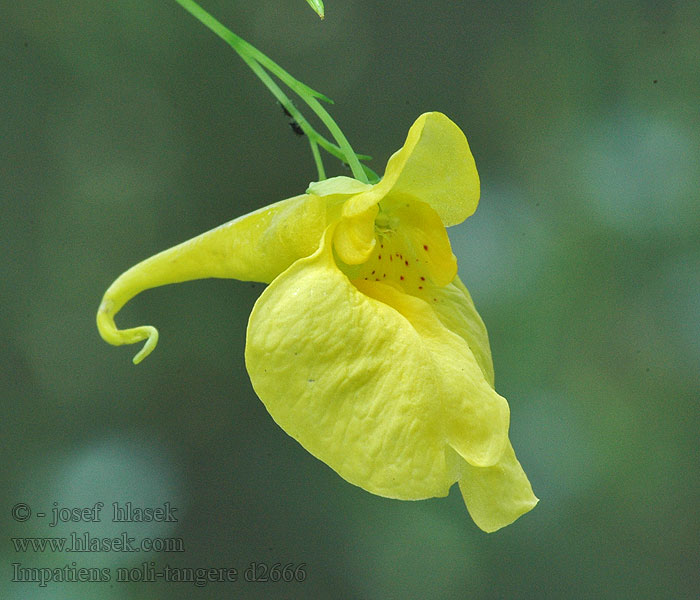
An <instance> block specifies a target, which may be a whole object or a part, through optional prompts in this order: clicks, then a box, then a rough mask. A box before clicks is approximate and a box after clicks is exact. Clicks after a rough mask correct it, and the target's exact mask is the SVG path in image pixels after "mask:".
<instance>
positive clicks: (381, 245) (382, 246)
mask: <svg viewBox="0 0 700 600" xmlns="http://www.w3.org/2000/svg"><path fill="white" fill-rule="evenodd" d="M379 247H380V248H384V244H379ZM424 247H425V246H424Z"/></svg>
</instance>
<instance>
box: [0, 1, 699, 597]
mask: <svg viewBox="0 0 700 600" xmlns="http://www.w3.org/2000/svg"><path fill="white" fill-rule="evenodd" d="M203 5H204V6H205V7H206V8H207V9H208V10H210V11H211V12H212V13H213V14H214V15H216V16H217V17H218V18H219V19H221V20H222V21H223V22H225V23H226V24H228V25H229V26H231V28H232V29H233V30H234V31H236V32H237V33H238V34H239V35H241V36H242V37H244V38H245V39H247V40H249V41H250V42H252V43H253V44H255V45H256V46H258V47H259V48H260V49H261V50H262V51H264V52H266V53H268V54H269V55H270V56H271V57H272V58H273V59H275V60H276V61H278V62H279V63H280V64H281V65H282V66H284V67H285V68H287V69H288V70H289V71H290V72H291V73H292V74H294V75H295V76H297V77H298V78H299V79H300V80H302V81H304V82H305V83H307V84H309V85H311V86H312V87H315V88H316V89H318V90H320V91H322V92H324V93H325V94H327V95H329V96H330V97H331V98H333V99H335V100H336V105H335V106H333V107H332V108H331V109H330V110H331V113H332V114H333V116H334V117H335V118H336V120H337V121H338V123H339V124H340V125H341V127H342V128H343V130H344V131H345V133H346V134H347V135H348V137H349V139H350V140H351V142H352V143H353V145H354V146H355V148H356V149H357V150H358V151H360V152H366V153H369V154H372V155H373V156H374V157H375V159H374V161H373V162H372V163H371V166H373V167H374V168H375V170H377V171H378V172H380V173H381V172H383V168H384V165H385V162H386V159H387V158H388V156H389V155H390V154H391V153H392V152H394V151H395V150H396V149H398V148H399V147H400V146H401V144H402V143H403V140H404V137H405V135H406V132H407V130H408V127H409V126H410V124H411V123H412V122H413V121H414V119H415V118H416V117H417V116H418V115H419V114H420V113H422V112H424V111H427V110H440V111H442V112H444V113H446V114H447V115H449V116H450V117H451V118H452V119H453V120H454V121H455V122H457V123H458V124H459V125H460V126H461V128H462V129H463V130H464V131H465V133H466V135H467V137H468V138H469V141H470V144H471V147H472V151H473V153H474V155H475V158H476V161H477V166H478V168H479V172H480V175H481V179H482V200H481V205H480V207H479V210H478V211H477V213H476V214H475V215H474V216H473V217H471V218H470V219H469V220H468V221H467V222H465V223H464V224H462V225H460V226H458V227H456V228H454V229H452V230H451V232H450V233H451V237H452V240H453V246H454V251H455V254H456V255H457V256H458V259H459V261H460V273H461V275H462V278H463V280H464V281H465V283H466V284H467V286H468V287H469V288H470V290H471V292H472V294H473V296H474V299H475V301H476V303H477V306H478V308H479V310H480V312H481V314H482V316H483V318H484V320H485V321H486V323H487V326H488V328H489V332H490V336H491V343H492V347H493V354H494V360H495V365H496V384H497V389H498V391H499V392H500V393H501V394H503V395H504V396H505V397H507V398H508V400H509V402H510V406H511V411H512V417H511V438H512V440H513V444H514V446H515V448H516V450H517V453H518V456H519V458H520V460H521V462H522V464H523V466H524V468H525V470H526V472H527V473H528V475H529V477H530V479H531V481H532V484H533V488H534V490H535V492H536V494H537V495H538V496H539V497H540V498H541V502H540V504H539V506H538V507H537V508H536V509H535V510H534V511H532V512H531V513H529V514H527V515H526V516H524V517H522V518H521V519H520V520H519V521H517V522H516V523H515V524H514V525H512V526H510V527H507V528H505V529H503V530H501V531H500V532H498V533H495V534H491V535H487V534H484V533H482V532H481V531H480V530H478V529H477V528H476V527H475V526H474V524H473V523H472V521H471V519H470V518H469V516H468V514H467V512H466V510H465V508H464V505H463V502H462V499H461V497H460V495H459V493H458V490H457V489H456V487H455V488H453V490H452V492H451V493H450V496H449V497H448V498H446V499H435V500H430V501H423V502H399V501H392V500H387V499H384V498H380V497H375V496H372V495H370V494H368V493H366V492H364V491H362V490H361V489H359V488H356V487H353V486H352V485H350V484H348V483H346V482H345V481H344V480H342V479H341V478H340V477H338V476H337V475H335V473H333V472H332V471H331V470H330V469H329V468H328V467H326V466H325V465H324V464H323V463H321V462H319V461H317V460H316V459H314V458H313V457H312V456H310V455H309V454H307V453H306V452H305V451H304V450H303V449H302V448H301V447H300V446H298V445H297V444H296V442H294V441H293V440H292V439H291V438H289V437H288V436H287V435H286V434H285V433H284V432H283V431H282V430H280V429H279V428H278V427H277V426H276V425H275V424H274V423H273V421H272V419H271V418H270V417H269V416H268V414H267V413H266V411H265V409H264V407H263V405H262V404H261V403H260V401H259V400H258V399H257V398H256V396H255V395H254V393H253V391H252V389H251V386H250V383H249V380H248V377H247V375H246V372H245V367H244V362H243V349H244V344H245V339H244V338H245V327H246V322H247V318H248V315H249V313H250V310H251V308H252V306H253V303H254V302H255V299H256V298H257V296H258V295H259V294H260V291H261V290H262V286H261V285H258V284H250V283H240V282H236V281H223V280H208V281H200V282H193V283H188V284H183V285H180V286H177V287H168V288H161V289H157V290H153V291H150V292H146V293H144V294H143V295H142V296H140V297H138V298H137V299H136V300H135V301H133V302H132V303H131V304H129V305H127V307H126V308H125V309H124V310H123V311H122V313H121V314H120V319H119V322H120V323H121V324H123V325H138V324H143V323H152V324H154V325H156V326H157V327H158V328H159V329H160V332H161V341H160V344H159V347H158V349H157V351H156V352H155V353H154V354H153V355H152V356H150V357H149V358H148V359H147V360H146V361H145V362H144V363H143V364H141V365H140V366H138V367H134V366H133V365H132V364H131V357H132V356H133V354H134V352H135V348H134V347H127V348H113V347H110V346H108V345H106V344H105V343H104V342H102V341H101V339H100V338H99V336H98V334H97V331H96V328H95V325H94V314H95V311H96V309H97V306H98V303H99V301H100V298H101V296H102V293H103V292H104V290H105V289H106V288H107V286H108V285H109V284H110V283H111V282H112V280H113V279H114V278H115V277H116V276H117V275H119V274H120V273H121V272H122V271H123V270H125V269H126V268H127V267H129V266H131V265H132V264H134V263H136V262H137V261H139V260H141V259H142V258H145V257H147V256H149V255H151V254H153V253H155V252H157V251H159V250H162V249H165V248H167V247H170V246H172V245H174V244H176V243H178V242H180V241H182V240H185V239H187V238H189V237H191V236H193V235H195V234H198V233H200V232H202V231H205V230H206V229H209V228H211V227H213V226H216V225H218V224H220V223H223V222H225V221H227V220H230V219H231V218H234V217H236V216H238V215H241V214H243V213H245V212H248V211H250V210H252V209H255V208H258V207H260V206H263V205H265V204H268V203H271V202H273V201H276V200H279V199H282V198H285V197H288V196H292V195H296V194H298V193H301V192H303V191H304V190H305V189H306V186H307V184H308V182H309V181H310V180H313V179H315V177H316V175H315V169H314V166H313V162H312V159H311V155H310V152H309V150H308V145H307V143H306V141H305V139H304V138H298V137H297V136H295V135H294V133H293V132H292V130H291V129H290V128H289V126H288V124H287V121H286V118H285V117H284V115H283V113H282V111H281V110H280V107H279V106H278V105H277V104H276V103H275V101H274V99H272V97H271V96H269V94H268V93H267V91H266V90H265V89H264V88H263V87H262V85H261V84H260V83H259V82H258V81H257V79H255V77H254V76H253V75H252V74H251V73H250V72H249V71H248V70H247V68H246V67H245V65H244V64H243V63H242V62H241V60H240V59H239V58H238V57H237V56H236V55H235V54H234V52H233V51H232V50H231V49H230V48H228V47H227V46H226V45H225V44H223V43H222V42H221V41H220V40H219V39H217V38H216V37H215V36H214V35H213V34H211V33H210V32H208V31H207V30H205V29H204V27H202V26H201V25H200V24H199V23H197V22H196V21H195V20H194V19H193V18H192V17H191V16H189V15H188V14H187V13H185V11H184V10H182V9H181V8H180V7H179V6H177V5H176V3H175V2H163V1H158V2H148V1H144V0H138V1H137V0H125V1H123V2H95V1H94V0H90V1H87V0H75V1H73V2H69V3H67V2H58V1H51V0H44V1H42V2H36V3H26V2H13V3H6V4H5V6H4V8H3V10H2V12H3V16H2V19H1V20H0V49H1V52H2V62H1V63H0V82H1V84H0V99H1V100H2V113H1V116H0V156H1V157H2V160H1V161H0V198H1V199H2V214H3V218H2V237H3V246H4V248H5V258H4V260H3V261H2V270H3V271H2V280H3V285H2V297H3V301H2V305H3V311H2V335H3V339H4V342H5V343H4V348H5V350H4V353H3V358H4V359H3V361H2V366H1V367H0V369H1V372H2V413H1V415H2V416H1V421H0V423H1V425H0V433H1V439H2V453H3V454H2V457H1V458H2V465H3V469H2V475H1V478H2V479H1V481H0V499H1V505H0V530H1V531H2V534H3V535H2V545H1V546H0V554H1V557H2V571H1V572H2V577H1V578H0V597H2V598H3V599H8V600H15V599H23V600H24V599H26V598H39V599H42V598H50V599H58V600H62V599H75V598H80V599H83V598H85V599H92V598H99V599H104V600H121V599H147V600H148V599H155V598H172V599H178V598H188V599H189V598H207V599H216V598H234V597H235V598H290V599H296V598H358V599H393V598H426V597H434V598H446V599H452V598H455V599H456V598H465V599H474V600H478V599H490V598H518V599H526V598H613V599H619V598H654V599H656V598H673V599H685V598H688V599H691V598H692V599H695V598H698V596H699V595H700V578H699V575H698V573H699V572H700V569H699V566H700V563H699V559H698V556H699V548H698V540H699V539H700V524H699V517H698V507H699V505H700V481H699V479H700V477H699V469H698V431H699V427H698V426H699V424H700V423H699V421H700V419H699V417H698V399H699V396H700V393H699V392H700V380H699V372H700V368H699V367H700V319H699V318H698V317H699V315H700V282H699V273H700V197H699V190H700V185H699V184H700V135H699V134H700V110H698V109H699V107H700V102H699V99H700V34H698V32H700V5H699V4H698V2H697V1H696V0H688V1H680V2H669V3H660V2H650V1H640V0H636V1H625V2H607V3H593V2H585V3H578V2H529V3H523V2H513V1H511V2H418V1H415V0H407V1H404V2H401V3H386V2H371V1H369V0H342V1H341V0H328V2H327V3H326V20H325V21H323V22H322V21H320V20H319V19H318V17H316V16H315V15H314V13H313V12H312V11H311V10H310V9H309V7H308V6H307V5H306V3H305V2H303V0H295V1H293V2H292V1H289V0H261V1H260V2H243V1H239V0H207V1H206V2H203ZM327 165H328V166H329V167H331V168H329V170H330V171H331V173H330V174H331V175H333V174H341V173H345V171H343V169H342V167H341V166H340V165H339V164H338V163H337V161H336V162H334V163H332V162H327ZM331 165H332V166H331ZM97 501H102V502H104V503H105V504H106V505H107V507H110V506H111V504H112V503H113V502H120V503H125V502H127V501H131V502H133V503H134V505H140V506H157V505H162V504H163V503H164V502H170V503H171V505H172V506H173V507H176V508H177V509H178V512H177V516H178V522H177V523H144V524H131V525H128V526H127V527H124V526H121V527H120V526H119V524H114V523H110V522H104V521H103V522H102V523H67V524H65V525H59V526H57V527H54V528H51V527H49V526H48V523H47V519H48V517H47V518H46V519H41V518H38V517H36V512H39V511H45V512H46V513H47V514H48V513H50V511H51V509H52V508H54V506H56V507H59V508H60V507H64V506H69V507H73V506H85V507H88V506H92V505H93V504H94V503H95V502H97ZM17 503H26V504H27V505H28V506H29V507H30V508H31V509H32V511H33V516H32V518H31V519H29V520H28V521H26V522H16V521H14V520H13V519H12V515H11V509H12V507H13V506H15V505H16V504H17ZM54 503H57V504H56V505H54ZM106 514H108V513H107V509H105V511H104V512H103V517H104V516H105V515H106ZM49 516H50V515H49ZM125 529H126V530H128V533H129V535H132V536H135V537H138V538H140V537H144V536H151V537H175V538H182V540H183V542H184V549H185V552H183V553H174V554H173V553H153V554H148V553H132V554H129V553H119V552H110V553H88V554H81V555H75V554H73V555H71V554H66V553H60V552H50V551H46V552H43V553H34V552H18V551H16V549H15V548H14V547H13V545H12V543H11V542H10V537H13V536H62V535H68V534H69V533H70V532H71V531H76V532H77V533H78V534H82V533H83V532H84V531H88V532H89V533H90V534H91V535H94V536H104V535H118V534H119V533H120V532H121V531H124V530H125ZM73 561H74V562H75V563H76V566H77V567H101V568H109V569H111V570H112V573H114V572H115V571H116V569H117V568H119V567H128V568H131V567H134V568H136V567H139V565H141V564H142V563H143V562H144V561H147V562H148V561H153V562H154V563H155V565H156V567H157V568H159V569H162V568H163V567H164V566H165V565H166V564H169V565H171V566H183V567H228V566H233V567H236V568H238V569H239V575H240V576H241V578H242V575H243V571H244V570H245V568H246V567H247V566H248V565H249V564H250V563H251V562H258V563H265V564H267V565H268V566H271V565H273V564H274V563H277V562H280V563H282V565H285V564H286V563H292V564H294V565H295V566H296V565H299V564H300V563H305V564H306V567H305V569H306V574H307V576H306V580H305V581H304V582H302V583H276V584H275V583H249V582H245V581H238V582H236V583H211V584H209V585H208V586H206V587H197V586H195V585H193V584H192V583H170V584H166V583H159V582H155V583H141V584H139V583H118V582H115V581H114V577H113V579H112V581H111V582H108V583H79V584H66V583H60V584H59V583H54V584H49V585H48V586H47V587H45V588H40V587H38V586H37V584H34V583H11V579H12V577H13V567H12V563H19V564H20V565H21V566H22V567H64V566H65V565H67V564H68V565H70V563H71V562H73Z"/></svg>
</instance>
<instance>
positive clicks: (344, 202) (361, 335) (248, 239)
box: [97, 113, 537, 531]
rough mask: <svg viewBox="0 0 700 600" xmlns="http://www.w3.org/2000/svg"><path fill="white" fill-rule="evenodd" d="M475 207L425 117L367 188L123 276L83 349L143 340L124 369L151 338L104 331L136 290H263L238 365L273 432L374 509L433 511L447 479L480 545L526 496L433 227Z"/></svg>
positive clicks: (322, 189)
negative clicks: (222, 281) (402, 505)
mask: <svg viewBox="0 0 700 600" xmlns="http://www.w3.org/2000/svg"><path fill="white" fill-rule="evenodd" d="M478 199H479V178H478V175H477V171H476V167H475V165H474V159H473V158H472V155H471V152H470V150H469V146H468V144H467V140H466V138H465V137H464V134H463V133H462V132H461V131H460V129H459V128H458V127H457V126H456V125H455V124H454V123H453V122H452V121H450V120H449V119H448V118H447V117H446V116H444V115H443V114H440V113H426V114H424V115H422V116H421V117H420V118H419V119H418V120H417V121H416V122H415V123H414V125H413V126H412V127H411V129H410V131H409V133H408V137H407V139H406V142H405V144H404V146H403V147H402V148H401V149H400V150H399V151H398V152H396V153H395V154H394V155H393V156H392V157H391V158H390V160H389V162H388V164H387V167H386V172H385V175H384V177H383V178H382V179H381V180H380V181H379V182H378V183H376V184H375V185H370V184H366V183H362V182H360V181H358V180H356V179H351V178H348V177H335V178H332V179H327V180H324V181H321V182H318V183H314V184H311V186H310V187H309V189H308V190H307V192H306V193H305V194H303V195H301V196H296V197H294V198H289V199H287V200H283V201H281V202H278V203H276V204H272V205H270V206H267V207H265V208H262V209H260V210H257V211H255V212H253V213H250V214H248V215H245V216H243V217H240V218H238V219H236V220H234V221H231V222H229V223H226V224H224V225H222V226H220V227H218V228H216V229H213V230H211V231H208V232H206V233H204V234H202V235H200V236H198V237H196V238H194V239H192V240H189V241H186V242H184V243H182V244H180V245H178V246H175V247H174V248H171V249H169V250H165V251H164V252H161V253H160V254H157V255H155V256H153V257H151V258H149V259H147V260H145V261H143V262H141V263H139V264H138V265H136V266H134V267H132V268H131V269H129V270H128V271H126V272H125V273H124V274H123V275H121V276H120V277H119V278H118V279H117V280H116V281H115V282H114V283H113V284H112V285H111V286H110V288H109V289H108V290H107V292H106V293H105V295H104V299H103V300H102V303H101V305H100V308H99V311H98V314H97V324H98V328H99V331H100V334H101V335H102V337H103V338H104V339H105V340H106V341H107V342H109V343H111V344H115V345H119V344H130V343H134V342H138V341H141V340H147V342H146V344H145V345H144V347H143V348H142V350H141V351H140V352H139V353H138V354H137V355H136V357H135V359H134V362H139V361H140V360H141V359H143V358H144V357H145V356H146V355H147V354H148V353H150V352H151V351H152V350H153V348H154V346H155V344H156V341H157V331H156V330H155V328H153V327H150V326H145V327H137V328H133V329H125V330H119V329H117V328H116V326H115V324H114V316H115V314H116V313H117V312H118V311H119V310H120V309H121V307H122V306H123V305H124V304H125V303H126V302H127V301H128V300H129V299H131V298H132V297H133V296H135V295H136V294H138V293H139V292H141V291H142V290H145V289H149V288H152V287H155V286H160V285H164V284H168V283H176V282H180V281H187V280H192V279H198V278H203V277H225V278H235V279H241V280H249V281H260V282H265V283H269V284H270V285H269V286H268V287H267V288H266V289H265V291H264V292H263V293H262V295H261V296H260V298H259V299H258V301H257V302H256V304H255V307H254V308H253V312H252V314H251V315H250V321H249V323H248V330H247V342H246V352H245V360H246V366H247V368H248V373H249V374H250V379H251V381H252V384H253V388H254V389H255V391H256V393H257V394H258V396H259V397H260V399H261V400H262V401H263V403H264V404H265V406H266V407H267V410H268V411H269V413H270V414H271V415H272V417H273V419H274V420H275V421H276V422H277V423H278V424H279V425H280V427H282V429H284V430H285V431H286V432H287V433H288V434H289V435H290V436H292V437H293V438H294V439H296V440H297V441H298V442H299V443H300V444H301V445H302V446H303V447H304V448H306V449H307V450H308V451H309V452H310V453H311V454H313V455H314V456H316V457H317V458H319V459H320V460H322V461H323V462H325V463H326V464H327V465H329V466H330V467H331V468H333V469H334V470H335V471H336V472H337V473H339V474H340V475H341V476H342V477H343V478H345V479H346V480H347V481H349V482H351V483H354V484H355V485H358V486H360V487H362V488H364V489H365V490H367V491H369V492H372V493H374V494H379V495H381V496H387V497H390V498H399V499H403V500H417V499H422V498H430V497H433V496H446V495H447V493H448V491H449V489H450V487H451V486H452V484H453V483H454V482H458V483H459V487H460V490H461V492H462V495H463V497H464V500H465V503H466V505H467V508H468V510H469V512H470V514H471V516H472V518H473V519H474V521H475V522H476V524H477V525H478V526H479V527H480V528H481V529H483V530H484V531H495V530H496V529H499V528H501V527H503V526H505V525H507V524H509V523H511V522H513V521H514V520H515V519H517V518H518V517H519V516H520V515H522V514H523V513H525V512H527V511H529V510H530V509H531V508H533V507H534V506H535V504H536V503H537V499H536V498H535V496H534V495H533V493H532V488H531V487H530V483H529V481H528V479H527V477H526V475H525V473H524V472H523V470H522V468H521V466H520V464H519V462H518V461H517V459H516V458H515V453H514V452H513V448H512V446H511V444H510V442H509V439H508V427H509V408H508V403H507V402H506V400H505V399H504V398H503V397H501V396H500V395H498V394H497V393H496V391H495V390H494V375H493V365H492V362H491V352H490V349H489V342H488V337H487V333H486V329H485V327H484V324H483V322H482V320H481V318H480V317H479V315H478V313H477V312H476V309H475V308H474V304H473V302H472V299H471V297H470V296H469V292H468V291H467V289H466V288H465V287H464V285H463V284H462V282H461V281H460V279H459V277H458V276H457V261H456V259H455V257H454V255H453V254H452V249H451V247H450V242H449V239H448V237H447V231H446V229H445V228H446V227H449V226H451V225H456V224H457V223H460V222H462V221H463V220H464V219H466V218H467V217H468V216H469V215H471V214H472V213H473V212H474V210H475V209H476V206H477V203H478Z"/></svg>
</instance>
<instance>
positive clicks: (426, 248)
mask: <svg viewBox="0 0 700 600" xmlns="http://www.w3.org/2000/svg"><path fill="white" fill-rule="evenodd" d="M423 250H425V251H426V252H427V251H428V246H426V245H425V244H423Z"/></svg>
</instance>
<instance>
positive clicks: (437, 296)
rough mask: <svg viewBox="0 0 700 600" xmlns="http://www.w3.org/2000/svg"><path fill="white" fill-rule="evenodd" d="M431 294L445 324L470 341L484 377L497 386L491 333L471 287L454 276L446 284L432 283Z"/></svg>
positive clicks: (439, 315)
mask: <svg viewBox="0 0 700 600" xmlns="http://www.w3.org/2000/svg"><path fill="white" fill-rule="evenodd" d="M428 296H432V297H433V299H434V302H433V304H432V307H433V310H434V311H435V312H436V313H437V316H438V318H439V319H440V321H441V322H442V324H443V325H444V326H445V327H447V329H449V330H450V331H452V332H454V333H456V334H457V335H458V336H460V337H461V338H462V339H463V340H464V341H465V342H467V344H468V346H469V349H470V350H471V351H472V353H473V354H474V358H475V359H476V362H477V363H478V364H479V367H481V372H482V373H483V374H484V378H485V379H486V381H488V383H489V385H490V386H491V387H494V373H493V360H492V358H491V347H490V345H489V335H488V332H487V331H486V326H485V325H484V322H483V321H482V320H481V317H480V316H479V313H478V312H477V311H476V307H475V306H474V302H473V300H472V297H471V296H470V295H469V291H468V290H467V288H466V287H465V286H464V284H463V283H462V281H461V280H460V278H459V277H455V278H454V280H453V281H452V282H451V283H449V284H448V285H446V286H444V287H431V288H430V290H429V291H428Z"/></svg>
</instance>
